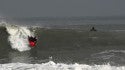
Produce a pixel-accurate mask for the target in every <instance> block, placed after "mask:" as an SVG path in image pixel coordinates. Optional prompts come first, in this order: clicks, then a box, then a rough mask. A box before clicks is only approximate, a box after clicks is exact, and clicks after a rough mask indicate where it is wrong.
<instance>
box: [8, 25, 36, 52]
mask: <svg viewBox="0 0 125 70" xmlns="http://www.w3.org/2000/svg"><path fill="white" fill-rule="evenodd" d="M6 28H7V32H8V33H9V34H10V36H9V38H8V40H9V41H10V44H11V46H12V48H13V49H16V50H19V51H26V50H30V47H28V45H29V44H28V36H34V35H33V33H32V32H31V31H30V30H29V29H28V28H27V27H19V26H15V25H6Z"/></svg>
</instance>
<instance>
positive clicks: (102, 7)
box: [0, 0, 125, 17]
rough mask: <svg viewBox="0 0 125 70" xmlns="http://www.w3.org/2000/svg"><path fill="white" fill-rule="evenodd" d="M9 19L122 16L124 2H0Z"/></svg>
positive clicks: (116, 0)
mask: <svg viewBox="0 0 125 70" xmlns="http://www.w3.org/2000/svg"><path fill="white" fill-rule="evenodd" d="M0 15H4V16H9V17H71V16H124V15H125V0H0Z"/></svg>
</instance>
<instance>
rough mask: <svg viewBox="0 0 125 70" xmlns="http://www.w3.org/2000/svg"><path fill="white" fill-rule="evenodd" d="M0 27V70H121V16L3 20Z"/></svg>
mask: <svg viewBox="0 0 125 70" xmlns="http://www.w3.org/2000/svg"><path fill="white" fill-rule="evenodd" d="M0 25H1V26H0V70H125V18H123V17H122V18H119V17H117V18H18V19H11V20H10V19H5V18H4V19H1V22H0ZM92 27H95V29H96V30H97V31H90V29H91V28H92ZM28 36H36V37H37V39H38V41H37V45H36V47H34V48H31V47H29V44H28V40H27V38H28Z"/></svg>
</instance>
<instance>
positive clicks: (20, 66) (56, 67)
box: [0, 61, 125, 70]
mask: <svg viewBox="0 0 125 70" xmlns="http://www.w3.org/2000/svg"><path fill="white" fill-rule="evenodd" d="M0 70H125V66H111V65H110V64H104V65H87V64H78V63H75V64H64V63H54V62H53V61H49V62H47V63H42V64H26V63H8V64H0Z"/></svg>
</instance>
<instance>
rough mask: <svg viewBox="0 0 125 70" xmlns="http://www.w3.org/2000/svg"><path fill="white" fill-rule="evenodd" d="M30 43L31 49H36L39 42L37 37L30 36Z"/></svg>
mask: <svg viewBox="0 0 125 70" xmlns="http://www.w3.org/2000/svg"><path fill="white" fill-rule="evenodd" d="M28 41H29V45H30V46H31V47H35V45H36V42H37V38H36V37H32V36H28Z"/></svg>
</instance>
